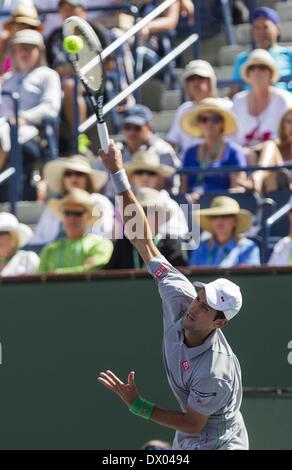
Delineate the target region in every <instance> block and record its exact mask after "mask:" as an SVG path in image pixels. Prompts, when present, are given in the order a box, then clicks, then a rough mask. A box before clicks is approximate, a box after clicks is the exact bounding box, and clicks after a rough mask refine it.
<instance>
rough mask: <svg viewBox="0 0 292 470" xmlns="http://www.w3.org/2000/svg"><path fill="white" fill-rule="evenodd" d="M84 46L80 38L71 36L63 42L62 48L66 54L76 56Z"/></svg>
mask: <svg viewBox="0 0 292 470" xmlns="http://www.w3.org/2000/svg"><path fill="white" fill-rule="evenodd" d="M83 46H84V42H83V39H82V38H81V37H80V36H76V35H75V34H72V35H71V36H67V37H66V38H65V39H64V41H63V47H64V49H65V51H66V52H68V54H77V53H78V52H79V51H81V49H82V48H83Z"/></svg>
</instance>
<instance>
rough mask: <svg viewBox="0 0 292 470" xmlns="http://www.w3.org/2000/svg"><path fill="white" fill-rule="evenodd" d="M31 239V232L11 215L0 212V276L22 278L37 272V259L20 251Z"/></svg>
mask: <svg viewBox="0 0 292 470" xmlns="http://www.w3.org/2000/svg"><path fill="white" fill-rule="evenodd" d="M31 237H32V230H31V229H30V228H29V227H28V226H27V225H24V224H20V223H19V222H18V220H17V218H16V217H15V216H14V215H13V214H9V213H8V212H0V276H1V277H4V276H22V275H27V274H34V273H35V272H37V270H38V266H39V257H38V255H37V254H36V253H34V252H33V251H24V250H20V248H22V247H23V246H24V245H26V244H27V243H28V242H29V240H30V239H31Z"/></svg>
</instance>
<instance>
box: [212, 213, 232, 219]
mask: <svg viewBox="0 0 292 470" xmlns="http://www.w3.org/2000/svg"><path fill="white" fill-rule="evenodd" d="M229 217H234V214H224V215H208V219H211V220H212V219H228V218H229Z"/></svg>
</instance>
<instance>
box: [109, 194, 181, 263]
mask: <svg viewBox="0 0 292 470" xmlns="http://www.w3.org/2000/svg"><path fill="white" fill-rule="evenodd" d="M135 195H136V198H137V199H138V201H139V202H140V204H141V206H142V207H143V209H144V211H145V213H146V216H147V219H148V222H149V225H150V227H151V232H152V234H153V243H154V245H155V246H157V248H158V249H159V251H160V252H161V253H162V254H163V256H165V258H166V259H167V260H168V261H169V262H170V263H172V264H173V265H174V266H185V265H186V264H187V256H186V251H183V250H182V241H181V239H180V238H179V237H177V238H170V237H169V236H167V235H165V234H163V233H162V231H160V227H162V230H163V225H165V223H166V222H167V220H168V219H169V218H170V217H171V216H172V214H171V212H170V211H169V210H168V208H167V204H166V202H165V199H164V198H163V196H162V194H161V192H159V191H157V190H156V189H151V188H143V187H141V188H139V189H137V190H136V192H135ZM131 227H132V226H131ZM126 233H127V237H128V238H127V237H126V236H124V237H123V238H122V239H119V240H117V241H116V242H115V247H114V252H113V255H112V258H111V260H110V262H109V264H108V266H107V268H108V269H127V268H135V269H137V268H142V267H145V266H144V262H143V260H142V258H141V256H140V255H139V253H138V251H137V250H136V248H135V247H134V246H133V245H132V244H131V242H130V240H129V238H130V239H131V233H129V232H128V231H127V230H126Z"/></svg>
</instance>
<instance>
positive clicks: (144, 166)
mask: <svg viewBox="0 0 292 470" xmlns="http://www.w3.org/2000/svg"><path fill="white" fill-rule="evenodd" d="M124 168H125V170H126V172H127V173H128V175H131V174H133V173H134V172H135V171H139V170H146V171H154V172H155V173H158V174H159V175H161V176H164V177H170V176H173V174H174V173H175V169H174V168H172V167H171V166H169V165H161V164H160V158H159V155H158V154H157V153H155V152H154V151H152V150H138V152H136V153H135V154H134V155H133V157H132V160H131V161H130V162H128V163H125V164H124Z"/></svg>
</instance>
